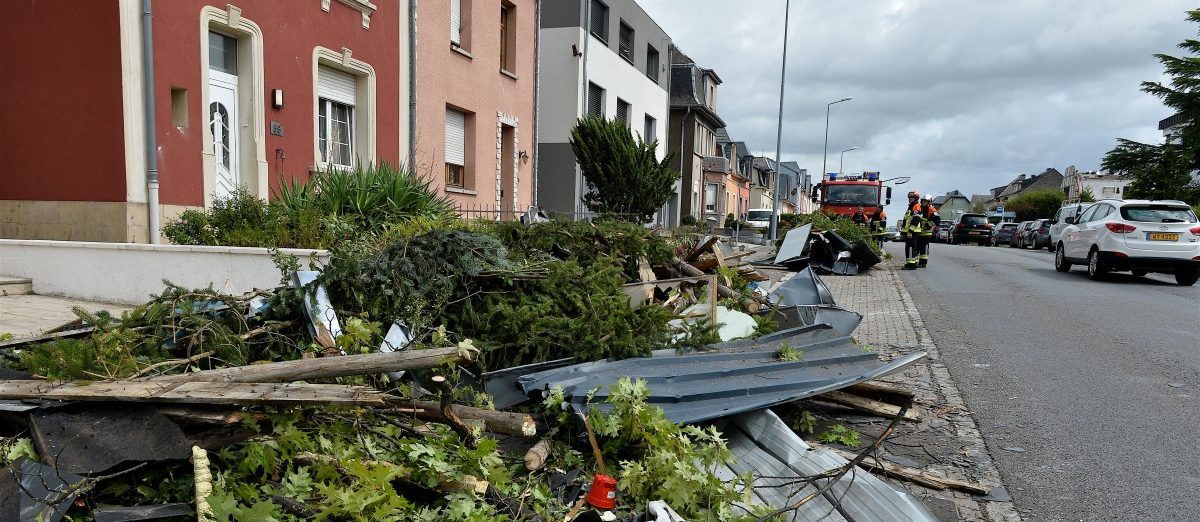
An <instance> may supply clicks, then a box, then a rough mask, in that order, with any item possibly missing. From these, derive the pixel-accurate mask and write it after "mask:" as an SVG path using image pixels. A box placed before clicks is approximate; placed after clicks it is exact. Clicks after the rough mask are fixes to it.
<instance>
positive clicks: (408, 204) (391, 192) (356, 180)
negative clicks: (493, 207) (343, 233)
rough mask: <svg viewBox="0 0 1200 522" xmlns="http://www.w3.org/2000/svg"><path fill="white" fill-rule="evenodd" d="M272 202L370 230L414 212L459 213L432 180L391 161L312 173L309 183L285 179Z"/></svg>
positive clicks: (416, 214) (431, 215) (292, 211)
mask: <svg viewBox="0 0 1200 522" xmlns="http://www.w3.org/2000/svg"><path fill="white" fill-rule="evenodd" d="M273 203H274V204H277V205H279V206H280V207H282V208H284V209H286V211H287V213H288V214H289V216H294V215H298V214H299V213H301V212H302V211H315V212H317V213H319V214H321V215H325V216H338V217H341V218H343V219H346V220H348V221H352V222H354V223H355V224H357V225H359V226H361V227H364V228H367V229H371V230H378V229H381V228H383V227H384V226H385V225H387V224H388V223H396V222H401V221H405V220H408V219H412V218H415V217H426V218H444V217H449V216H452V215H453V214H454V204H453V203H452V202H451V201H450V200H449V199H448V198H446V197H445V196H442V195H439V194H438V193H437V190H436V189H435V188H433V187H431V186H430V182H429V180H426V179H422V178H420V177H419V176H417V175H416V174H414V173H413V172H412V171H411V170H410V169H408V168H407V167H405V166H394V165H391V164H388V163H379V164H368V165H366V166H363V165H359V166H357V167H355V168H354V169H353V170H348V169H328V170H325V171H322V172H317V173H315V174H313V175H312V177H311V178H310V179H309V180H308V182H307V183H305V182H301V181H286V180H285V181H284V182H282V183H280V184H279V190H277V191H276V192H275V196H274V198H273Z"/></svg>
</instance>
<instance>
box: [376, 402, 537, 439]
mask: <svg viewBox="0 0 1200 522" xmlns="http://www.w3.org/2000/svg"><path fill="white" fill-rule="evenodd" d="M391 402H392V404H394V405H396V406H400V407H403V408H405V410H403V411H398V412H397V413H403V414H404V415H408V416H412V417H416V418H418V419H421V420H423V421H429V422H439V423H446V418H445V416H443V415H442V410H441V404H440V403H437V402H433V401H419V400H415V399H393V400H392V401H391ZM454 413H455V414H456V415H458V418H459V419H461V420H462V421H463V422H464V423H466V424H475V425H482V426H483V428H484V429H486V430H487V431H490V432H492V433H500V434H502V435H511V436H514V437H533V436H536V435H537V422H535V421H534V419H533V416H531V415H529V414H525V413H513V412H507V411H497V410H487V409H483V408H472V407H470V406H463V405H461V404H456V405H454Z"/></svg>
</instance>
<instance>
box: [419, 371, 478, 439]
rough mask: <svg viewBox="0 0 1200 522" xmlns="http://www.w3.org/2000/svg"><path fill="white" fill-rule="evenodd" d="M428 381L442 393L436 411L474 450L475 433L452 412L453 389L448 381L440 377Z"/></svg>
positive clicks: (436, 376)
mask: <svg viewBox="0 0 1200 522" xmlns="http://www.w3.org/2000/svg"><path fill="white" fill-rule="evenodd" d="M430 380H431V381H433V384H434V385H436V386H437V387H438V390H439V391H441V392H442V397H441V400H440V401H439V403H438V411H439V412H441V414H442V417H445V419H446V424H447V425H449V426H450V429H452V430H454V433H457V434H458V436H459V437H460V438H462V439H463V443H464V444H466V445H467V447H468V448H471V449H475V433H473V432H472V431H471V428H468V427H467V425H466V423H464V422H463V421H462V419H460V418H459V417H458V414H456V413H455V412H454V402H453V401H454V388H453V387H452V386H450V381H448V380H446V378H445V377H443V376H441V375H435V376H434V377H432V378H431V379H430Z"/></svg>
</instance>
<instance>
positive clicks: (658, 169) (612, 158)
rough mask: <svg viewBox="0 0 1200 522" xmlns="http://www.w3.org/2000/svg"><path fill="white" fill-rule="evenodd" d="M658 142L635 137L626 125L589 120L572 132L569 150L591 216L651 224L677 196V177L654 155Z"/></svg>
mask: <svg viewBox="0 0 1200 522" xmlns="http://www.w3.org/2000/svg"><path fill="white" fill-rule="evenodd" d="M657 148H658V140H654V141H651V142H648V143H647V142H645V141H643V140H642V138H640V137H634V135H633V132H632V131H630V130H629V127H628V126H626V124H625V122H623V121H620V120H608V119H605V118H602V117H599V116H587V117H584V118H582V119H580V120H579V123H577V124H576V125H575V128H573V129H571V150H573V151H574V152H575V160H576V161H578V162H579V166H580V168H581V169H582V170H583V178H584V180H586V181H587V186H588V191H587V193H586V194H584V195H583V202H584V203H585V204H586V205H587V206H588V208H589V209H591V210H592V211H594V212H599V213H601V214H613V215H616V216H618V217H621V218H624V219H628V220H630V221H638V222H641V223H646V222H649V221H650V220H651V219H652V218H653V217H654V213H655V212H657V211H658V209H660V208H662V206H663V205H664V204H666V202H667V200H668V199H670V198H671V196H672V195H673V194H674V193H675V181H677V180H678V179H679V172H677V171H676V170H674V169H672V168H671V167H670V166H669V165H670V163H671V159H672V156H673V154H667V156H666V157H665V158H663V159H662V160H661V161H660V160H658V159H657V157H656V155H655V149H657Z"/></svg>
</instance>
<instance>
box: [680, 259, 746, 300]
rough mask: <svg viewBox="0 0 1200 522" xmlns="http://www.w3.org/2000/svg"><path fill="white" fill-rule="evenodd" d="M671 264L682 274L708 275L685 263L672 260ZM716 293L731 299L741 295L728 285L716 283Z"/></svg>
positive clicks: (693, 275)
mask: <svg viewBox="0 0 1200 522" xmlns="http://www.w3.org/2000/svg"><path fill="white" fill-rule="evenodd" d="M671 265H672V267H673V268H675V270H678V271H680V272H683V273H684V275H689V276H692V277H700V276H706V275H708V274H705V273H704V271H702V270H700V269H699V268H696V267H694V266H692V265H689V264H687V263H682V262H679V261H673V262H671ZM717 293H718V294H720V295H721V297H728V298H732V299H737V298H739V297H741V295H740V294H738V293H737V291H735V290H734V289H732V288H729V287H728V286H725V285H717Z"/></svg>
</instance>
